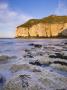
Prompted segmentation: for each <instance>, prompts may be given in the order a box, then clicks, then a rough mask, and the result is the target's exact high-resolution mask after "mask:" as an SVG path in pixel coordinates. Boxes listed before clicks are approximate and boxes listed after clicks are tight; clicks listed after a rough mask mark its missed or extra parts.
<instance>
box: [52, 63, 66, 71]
mask: <svg viewBox="0 0 67 90" xmlns="http://www.w3.org/2000/svg"><path fill="white" fill-rule="evenodd" d="M50 66H51V67H53V68H56V69H58V70H63V71H67V66H66V65H61V64H59V63H56V64H55V63H52V64H51V65H50Z"/></svg>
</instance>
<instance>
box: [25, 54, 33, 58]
mask: <svg viewBox="0 0 67 90" xmlns="http://www.w3.org/2000/svg"><path fill="white" fill-rule="evenodd" d="M24 58H34V57H33V56H32V55H31V54H27V55H24Z"/></svg>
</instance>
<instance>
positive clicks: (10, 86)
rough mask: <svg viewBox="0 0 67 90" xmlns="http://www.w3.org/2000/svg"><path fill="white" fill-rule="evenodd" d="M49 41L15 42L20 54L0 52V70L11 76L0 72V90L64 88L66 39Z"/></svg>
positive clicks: (66, 62)
mask: <svg viewBox="0 0 67 90" xmlns="http://www.w3.org/2000/svg"><path fill="white" fill-rule="evenodd" d="M21 42H22V41H21ZM21 42H20V43H21ZM51 42H52V43H51ZM51 42H50V40H47V43H46V44H44V43H45V42H43V40H42V42H41V41H40V40H39V41H38V42H37V41H36V40H34V41H29V42H27V41H26V46H25V47H24V48H20V47H21V45H23V43H22V44H18V43H17V45H20V46H19V47H18V48H17V49H18V50H21V52H22V53H21V57H19V58H17V57H18V55H17V56H13V55H12V56H7V55H1V56H0V64H1V65H0V69H1V70H2V69H3V68H4V69H6V70H7V69H8V71H9V72H10V74H11V75H10V76H9V78H8V77H7V76H6V77H7V78H6V77H5V76H4V75H2V74H0V90H67V41H66V40H62V41H61V42H56V40H55V41H51ZM24 45H25V44H24ZM18 53H19V52H18ZM1 60H3V62H4V61H6V62H5V63H3V62H1ZM14 60H15V61H14ZM2 67H3V68H2Z"/></svg>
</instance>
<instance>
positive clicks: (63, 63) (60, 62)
mask: <svg viewBox="0 0 67 90" xmlns="http://www.w3.org/2000/svg"><path fill="white" fill-rule="evenodd" d="M53 63H55V64H61V65H65V66H67V63H66V62H64V61H54V62H53Z"/></svg>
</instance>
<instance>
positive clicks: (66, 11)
mask: <svg viewBox="0 0 67 90" xmlns="http://www.w3.org/2000/svg"><path fill="white" fill-rule="evenodd" d="M55 14H56V15H67V6H66V4H65V1H64V0H58V7H57V8H56V10H55Z"/></svg>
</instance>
